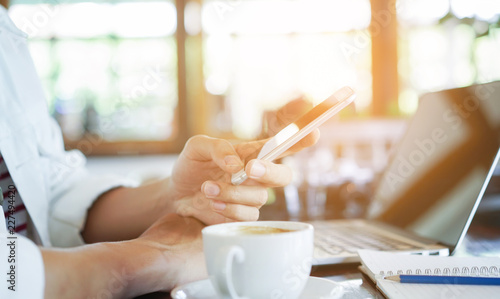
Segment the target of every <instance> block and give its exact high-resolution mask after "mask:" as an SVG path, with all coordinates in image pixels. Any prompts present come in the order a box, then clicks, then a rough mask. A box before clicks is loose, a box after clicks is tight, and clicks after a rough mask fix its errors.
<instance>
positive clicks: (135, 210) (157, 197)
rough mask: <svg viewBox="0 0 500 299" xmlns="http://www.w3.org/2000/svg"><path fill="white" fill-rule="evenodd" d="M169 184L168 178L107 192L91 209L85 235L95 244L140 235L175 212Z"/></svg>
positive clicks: (83, 232) (85, 237)
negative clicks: (169, 196) (163, 217)
mask: <svg viewBox="0 0 500 299" xmlns="http://www.w3.org/2000/svg"><path fill="white" fill-rule="evenodd" d="M167 186H168V179H164V180H159V181H156V182H154V183H150V184H147V185H142V186H139V187H137V188H125V187H122V188H117V189H113V190H110V191H108V192H106V193H104V194H103V195H101V196H100V197H99V198H98V199H97V200H96V202H95V203H94V204H93V205H92V207H91V208H90V209H89V211H88V214H87V221H86V223H85V226H84V230H83V231H82V236H83V238H84V239H85V241H86V242H87V243H94V242H103V241H121V240H130V239H133V238H136V237H138V236H139V235H140V234H142V233H143V232H144V231H145V230H146V229H147V228H148V227H149V226H151V224H153V223H154V222H155V221H156V220H157V219H158V218H159V217H160V216H161V215H163V214H165V213H171V212H173V211H172V210H173V208H172V203H171V201H170V200H169V199H168V198H167V194H168V191H167Z"/></svg>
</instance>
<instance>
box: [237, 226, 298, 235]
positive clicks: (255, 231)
mask: <svg viewBox="0 0 500 299" xmlns="http://www.w3.org/2000/svg"><path fill="white" fill-rule="evenodd" d="M293 231H294V230H293V229H286V228H279V227H272V226H246V225H242V226H238V229H237V230H236V231H235V232H236V233H240V234H247V235H265V234H281V233H289V232H293Z"/></svg>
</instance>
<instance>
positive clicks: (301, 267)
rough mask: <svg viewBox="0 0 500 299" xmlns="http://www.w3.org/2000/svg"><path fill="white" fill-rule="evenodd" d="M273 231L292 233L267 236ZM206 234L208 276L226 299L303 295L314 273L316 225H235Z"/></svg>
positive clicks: (212, 228)
mask: <svg viewBox="0 0 500 299" xmlns="http://www.w3.org/2000/svg"><path fill="white" fill-rule="evenodd" d="M254 227H258V228H254ZM268 228H273V229H271V230H274V229H275V228H278V229H281V230H287V231H285V232H266V231H267V230H268ZM256 230H257V231H256ZM262 230H264V232H262ZM202 234H203V249H204V253H205V259H206V264H207V270H208V275H209V277H210V280H211V282H212V285H213V287H214V289H215V290H216V292H217V293H218V294H219V295H220V296H221V298H232V299H242V298H245V299H267V298H269V299H271V298H272V299H279V298H283V299H295V298H298V297H299V296H300V294H301V292H302V290H303V289H304V287H305V284H306V282H307V279H308V277H309V274H310V272H311V262H312V254H313V238H314V230H313V227H312V225H310V224H307V223H301V222H290V221H255V222H233V223H223V224H217V225H212V226H208V227H206V228H204V229H203V230H202Z"/></svg>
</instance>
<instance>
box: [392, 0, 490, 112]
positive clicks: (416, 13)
mask: <svg viewBox="0 0 500 299" xmlns="http://www.w3.org/2000/svg"><path fill="white" fill-rule="evenodd" d="M397 8H398V19H399V24H400V26H399V57H400V59H399V74H400V91H401V92H400V95H399V109H400V111H401V112H402V113H403V114H413V113H414V112H415V111H416V108H417V105H418V97H419V96H420V95H421V94H422V93H425V92H431V91H435V90H440V89H448V88H455V87H462V86H467V85H471V84H474V83H485V82H490V81H495V80H500V55H498V53H500V28H499V27H500V26H499V25H500V1H495V0H476V1H468V0H419V1H413V0H399V5H398V6H397Z"/></svg>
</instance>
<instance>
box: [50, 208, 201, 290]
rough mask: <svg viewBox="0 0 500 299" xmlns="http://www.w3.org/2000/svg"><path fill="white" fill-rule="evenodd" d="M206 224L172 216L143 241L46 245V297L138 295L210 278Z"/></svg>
mask: <svg viewBox="0 0 500 299" xmlns="http://www.w3.org/2000/svg"><path fill="white" fill-rule="evenodd" d="M203 227H204V225H203V224H202V223H201V222H200V221H198V220H197V219H194V218H183V217H181V216H179V215H176V214H167V215H164V216H162V217H160V218H159V219H158V220H157V221H156V222H155V223H154V224H153V225H152V226H151V227H150V228H149V229H147V230H146V231H145V232H144V233H143V234H142V235H141V236H140V237H139V238H137V239H133V240H129V241H123V242H110V243H108V242H104V243H97V244H90V245H84V246H80V247H75V248H68V249H54V248H50V249H47V248H41V252H42V256H43V261H44V268H45V298H102V297H103V296H105V297H106V298H133V297H135V296H139V295H142V294H147V293H152V292H157V291H170V290H171V289H172V288H174V287H175V286H178V285H181V284H185V283H188V282H191V281H195V280H199V279H203V278H206V276H207V274H206V270H205V269H206V267H205V260H204V257H203V245H202V238H201V229H202V228H203Z"/></svg>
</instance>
